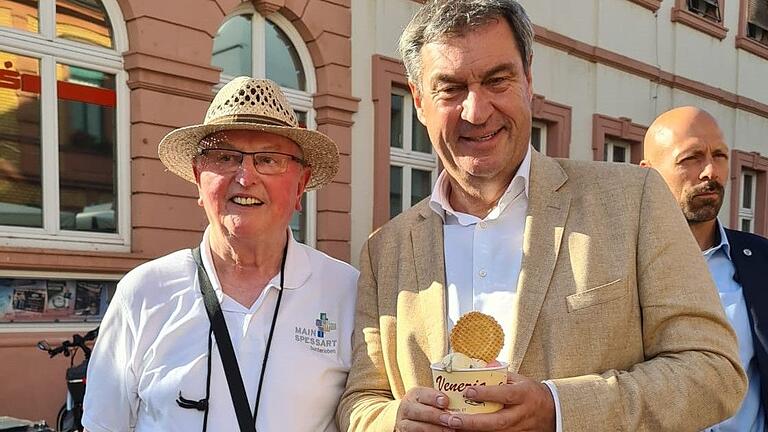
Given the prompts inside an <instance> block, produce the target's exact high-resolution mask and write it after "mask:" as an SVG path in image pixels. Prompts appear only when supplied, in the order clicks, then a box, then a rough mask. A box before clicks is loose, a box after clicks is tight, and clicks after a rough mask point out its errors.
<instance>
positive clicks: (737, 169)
mask: <svg viewBox="0 0 768 432" xmlns="http://www.w3.org/2000/svg"><path fill="white" fill-rule="evenodd" d="M744 172H749V173H751V174H753V175H754V177H753V178H754V184H753V188H752V194H753V201H752V205H753V216H754V219H753V223H752V232H754V233H755V234H759V235H762V236H765V235H768V157H765V156H762V155H760V153H757V152H745V151H742V150H737V149H733V150H732V151H731V198H730V210H731V214H730V218H731V220H730V226H731V228H732V229H736V230H740V229H741V219H742V218H741V211H740V210H741V209H742V207H741V204H742V202H743V201H742V199H743V197H744V196H743V194H742V188H743V185H742V182H743V173H744Z"/></svg>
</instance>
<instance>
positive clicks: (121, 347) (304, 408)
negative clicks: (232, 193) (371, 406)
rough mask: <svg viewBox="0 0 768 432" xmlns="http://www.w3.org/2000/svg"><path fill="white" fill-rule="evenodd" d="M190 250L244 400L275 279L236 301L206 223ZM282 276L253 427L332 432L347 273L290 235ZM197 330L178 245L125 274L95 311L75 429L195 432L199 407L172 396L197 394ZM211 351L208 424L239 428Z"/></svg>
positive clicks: (184, 257) (350, 308) (346, 359)
mask: <svg viewBox="0 0 768 432" xmlns="http://www.w3.org/2000/svg"><path fill="white" fill-rule="evenodd" d="M201 252H202V258H203V264H204V266H205V268H206V271H207V272H208V275H209V278H210V280H211V284H212V285H213V288H214V290H215V291H216V294H217V296H218V298H219V301H220V302H221V309H222V311H223V313H224V318H225V320H226V322H227V328H228V330H229V334H230V337H231V338H232V345H233V347H234V349H235V355H236V356H237V361H238V364H239V366H240V372H241V374H242V376H243V382H244V384H245V388H246V392H247V394H248V401H249V404H250V406H251V408H253V406H254V404H255V400H256V389H257V387H258V382H259V374H260V372H261V365H262V361H263V358H264V351H265V347H266V343H267V337H268V335H269V328H270V325H271V322H272V316H273V313H274V310H275V304H276V301H277V294H278V291H279V289H280V288H279V284H280V275H277V276H275V278H273V279H272V280H271V281H270V283H269V284H268V285H267V287H266V288H265V289H264V291H263V292H262V294H261V295H260V296H259V298H258V299H257V300H256V302H255V303H254V304H253V306H252V307H251V308H246V307H244V306H242V305H240V304H239V303H237V302H235V301H234V300H232V299H231V298H229V296H227V295H225V294H224V293H223V292H222V291H221V286H220V284H219V281H218V277H217V276H216V272H215V269H214V267H213V264H212V261H211V255H210V249H209V246H208V231H206V233H205V234H204V235H203V241H202V243H201ZM285 273H286V277H285V292H284V293H283V298H282V302H281V305H280V311H279V314H278V318H277V323H276V325H275V331H274V336H273V338H272V347H271V349H270V353H269V361H268V363H267V371H266V373H265V375H264V382H263V384H262V390H261V402H260V406H259V413H258V417H257V421H256V428H257V430H258V431H259V432H268V431H313V432H314V431H336V430H337V427H336V424H335V421H334V414H335V410H336V406H337V404H338V402H339V399H340V398H341V394H342V392H343V391H344V386H345V383H346V379H347V372H348V370H349V367H350V362H351V353H352V347H351V336H352V329H353V318H354V308H355V298H356V293H357V276H358V272H357V270H355V269H354V268H353V267H351V266H350V265H348V264H346V263H344V262H341V261H338V260H335V259H333V258H331V257H329V256H327V255H325V254H323V253H322V252H319V251H316V250H314V249H312V248H310V247H308V246H305V245H303V244H300V243H298V242H296V241H295V240H294V239H293V237H291V238H290V240H289V245H288V256H287V258H286V265H285ZM209 326H210V324H209V321H208V315H207V313H206V310H205V305H204V304H203V296H202V294H201V292H200V286H199V284H198V280H197V267H196V265H195V261H194V259H193V258H192V253H191V251H190V250H189V249H186V250H181V251H178V252H174V253H172V254H170V255H167V256H165V257H162V258H158V259H156V260H154V261H151V262H148V263H146V264H143V265H141V266H139V267H137V268H136V269H134V270H133V271H131V272H129V273H128V274H127V275H126V276H125V277H124V278H123V279H122V280H121V281H120V283H119V284H118V287H117V292H116V294H115V296H114V298H113V299H112V302H111V304H110V306H109V308H108V310H107V313H106V315H105V316H104V320H103V321H102V323H101V329H100V334H99V338H98V340H97V342H96V346H95V348H94V352H93V356H92V358H91V361H90V364H89V368H88V379H87V381H88V384H87V391H86V395H85V402H84V408H85V413H84V415H83V425H84V426H85V428H86V429H88V430H89V431H90V432H120V431H132V430H135V431H184V432H194V431H199V430H202V423H203V412H202V411H197V410H194V409H183V408H181V407H179V406H178V404H177V403H176V398H177V397H178V395H179V392H180V391H181V394H182V395H183V397H184V398H186V399H191V400H198V399H202V398H204V397H205V384H206V373H207V352H208V331H209ZM321 329H322V330H323V331H322V332H321V331H320V330H321ZM211 353H212V364H211V389H210V401H209V404H210V408H209V414H208V431H211V432H215V431H227V432H231V431H236V430H239V429H238V425H237V418H236V415H235V410H234V406H233V404H232V398H231V396H230V394H229V388H228V386H227V380H226V377H225V375H224V370H223V368H222V364H221V358H220V356H219V352H218V348H217V346H216V340H215V337H214V340H213V346H212V348H211Z"/></svg>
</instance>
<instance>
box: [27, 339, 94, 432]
mask: <svg viewBox="0 0 768 432" xmlns="http://www.w3.org/2000/svg"><path fill="white" fill-rule="evenodd" d="M98 335H99V328H98V327H96V328H95V329H93V330H91V331H89V332H88V333H86V334H85V336H81V335H79V334H74V335H72V339H71V340H65V341H64V342H63V343H62V344H61V345H59V346H57V347H51V346H50V345H49V344H48V342H47V341H45V340H42V341H40V342H38V343H37V347H38V348H39V349H40V350H42V351H46V352H47V353H48V355H49V356H50V358H54V357H56V356H57V355H59V354H63V355H64V357H71V358H70V361H69V368H67V373H66V379H67V401H66V403H64V405H63V406H62V407H61V409H60V410H59V413H58V414H57V415H56V431H57V432H75V431H78V432H82V430H83V425H82V423H81V422H82V418H83V398H84V397H85V381H86V379H85V377H86V372H87V370H88V361H89V360H90V359H91V348H90V347H89V346H88V345H87V342H90V341H93V340H94V339H96V336H98ZM78 350H82V351H83V361H82V362H80V363H79V364H78V365H75V356H76V355H77V351H78Z"/></svg>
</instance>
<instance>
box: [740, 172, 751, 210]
mask: <svg viewBox="0 0 768 432" xmlns="http://www.w3.org/2000/svg"><path fill="white" fill-rule="evenodd" d="M752 179H753V177H752V176H751V175H750V174H744V193H743V194H742V199H741V207H742V208H745V209H751V208H752Z"/></svg>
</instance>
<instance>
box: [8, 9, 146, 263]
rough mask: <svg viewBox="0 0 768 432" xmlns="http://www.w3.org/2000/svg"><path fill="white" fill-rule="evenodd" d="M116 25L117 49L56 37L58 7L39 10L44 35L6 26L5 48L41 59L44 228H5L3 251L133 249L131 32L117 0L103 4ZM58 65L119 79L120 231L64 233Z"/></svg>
mask: <svg viewBox="0 0 768 432" xmlns="http://www.w3.org/2000/svg"><path fill="white" fill-rule="evenodd" d="M100 1H101V3H102V4H103V6H104V9H105V11H106V13H107V15H108V16H109V20H110V24H111V25H112V38H113V45H114V48H113V49H108V48H104V47H99V46H94V45H88V44H84V43H80V42H76V41H71V40H67V39H60V38H57V37H56V3H55V2H54V1H45V0H43V1H41V2H40V3H39V6H38V13H39V25H38V33H31V32H25V31H22V30H18V29H12V28H5V27H0V37H2V43H0V50H3V51H6V52H10V53H13V54H17V55H20V56H24V57H31V58H36V59H38V60H39V62H40V63H39V65H40V67H39V70H40V84H41V89H40V113H41V115H40V134H41V136H40V142H41V147H40V149H41V173H43V175H42V178H41V189H42V190H43V192H44V193H43V209H42V218H43V227H42V228H33V227H17V226H9V225H2V226H0V247H24V248H28V247H35V248H50V249H67V250H75V251H104V252H130V251H131V175H130V156H131V155H130V149H131V143H130V100H129V99H130V89H129V88H128V84H127V83H128V73H127V72H126V71H125V65H124V60H123V55H122V54H123V53H124V52H126V51H127V50H128V34H127V29H126V27H125V21H124V19H123V15H122V12H121V10H120V7H119V6H118V4H117V3H116V1H115V0H100ZM56 64H64V65H70V66H76V67H82V68H87V69H91V70H95V71H99V72H104V73H109V74H112V75H114V76H115V93H116V101H117V104H116V107H115V141H116V143H115V155H114V157H115V180H116V182H117V185H116V187H115V189H116V193H117V196H116V197H115V204H116V207H117V215H116V219H115V226H116V230H117V232H116V233H100V232H87V231H77V230H62V229H61V227H60V226H59V217H60V200H59V194H60V190H59V178H60V177H59V176H58V175H57V176H52V175H50V173H57V174H58V173H59V146H58V144H59V136H58V103H57V102H58V99H57V88H56V86H57V85H56V84H57V80H56Z"/></svg>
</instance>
